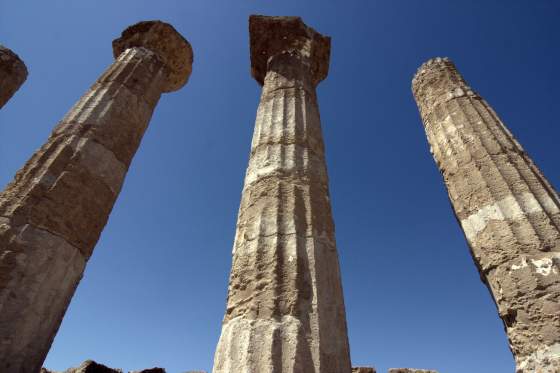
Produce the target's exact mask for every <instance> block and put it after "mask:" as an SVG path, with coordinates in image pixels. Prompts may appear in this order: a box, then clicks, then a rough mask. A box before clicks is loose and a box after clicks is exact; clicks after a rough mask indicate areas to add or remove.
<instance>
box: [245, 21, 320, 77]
mask: <svg viewBox="0 0 560 373" xmlns="http://www.w3.org/2000/svg"><path fill="white" fill-rule="evenodd" d="M249 35H250V43H251V74H252V75H253V78H255V80H256V81H257V82H259V83H260V84H264V79H265V77H266V74H267V73H268V71H269V68H268V62H269V59H270V58H271V57H273V56H276V55H279V54H282V53H289V52H292V51H293V52H295V53H298V54H300V55H301V57H302V59H303V60H304V61H305V63H308V64H309V73H308V77H307V78H308V79H311V81H312V82H313V84H314V85H317V84H319V82H320V81H321V80H323V79H325V78H326V77H327V74H328V73H329V61H330V52H331V39H330V37H328V36H323V35H321V34H319V33H318V32H316V31H315V30H313V29H312V28H311V27H309V26H307V25H306V24H305V23H303V21H302V20H301V18H300V17H268V16H260V15H252V16H251V17H249Z"/></svg>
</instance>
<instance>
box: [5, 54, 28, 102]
mask: <svg viewBox="0 0 560 373" xmlns="http://www.w3.org/2000/svg"><path fill="white" fill-rule="evenodd" d="M26 79H27V67H26V66H25V64H24V63H23V61H22V60H21V59H20V58H19V56H18V55H17V54H15V53H14V52H12V51H11V50H10V49H8V48H6V47H4V46H3V45H1V44H0V109H1V108H2V106H4V105H5V104H6V102H8V101H9V100H10V98H12V96H13V95H14V93H16V92H17V90H18V89H19V87H21V85H22V84H23V82H25V80H26Z"/></svg>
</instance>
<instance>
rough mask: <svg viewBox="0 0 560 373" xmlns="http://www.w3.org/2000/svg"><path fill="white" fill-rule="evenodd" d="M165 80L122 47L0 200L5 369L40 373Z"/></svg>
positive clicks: (156, 61) (0, 326)
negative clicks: (111, 62) (121, 50)
mask: <svg viewBox="0 0 560 373" xmlns="http://www.w3.org/2000/svg"><path fill="white" fill-rule="evenodd" d="M152 39H153V35H152ZM166 74H167V67H166V66H165V65H164V63H163V62H162V59H161V58H160V57H158V56H157V55H156V54H155V53H154V52H152V51H150V50H149V49H146V48H144V47H132V48H127V49H126V50H124V52H123V53H122V54H121V55H120V56H118V58H117V60H116V61H115V62H114V63H113V64H112V65H111V66H110V67H109V68H108V69H107V71H106V72H105V73H104V74H103V75H102V76H101V77H100V78H99V79H98V80H97V82H95V83H94V84H93V86H92V87H91V88H90V90H89V91H88V92H87V93H86V94H85V95H84V96H83V97H82V98H81V99H80V100H79V101H78V103H77V104H76V105H74V107H73V108H72V109H71V110H70V112H69V113H68V114H67V115H66V116H65V117H64V119H63V120H62V122H61V123H60V124H59V125H58V126H57V127H56V128H55V129H54V131H53V133H52V134H51V136H50V137H49V139H48V140H47V142H46V143H45V145H43V146H42V147H41V148H40V149H39V150H38V151H37V152H36V153H35V154H34V155H33V156H32V157H31V159H30V160H29V161H28V162H27V163H26V165H25V166H24V167H23V168H22V169H21V170H20V171H18V173H17V174H16V176H15V178H14V180H13V181H12V182H11V183H10V184H9V185H8V186H7V187H6V189H5V190H4V191H3V192H2V193H1V194H0V330H2V333H0V371H1V372H10V373H12V372H13V373H27V372H38V371H39V369H40V367H41V364H42V362H43V360H44V358H45V356H46V354H47V352H48V350H49V348H50V345H51V343H52V340H53V338H54V336H55V334H56V331H57V330H58V327H59V325H60V322H61V321H62V318H63V316H64V313H65V311H66V308H67V307H68V304H69V302H70V300H71V298H72V295H73V294H74V291H75V289H76V286H77V285H78V283H79V281H80V279H81V277H82V274H83V271H84V268H85V265H86V262H87V260H88V259H89V257H90V256H91V254H92V252H93V249H94V247H95V244H96V243H97V240H98V239H99V236H100V234H101V231H102V230H103V227H104V226H105V224H106V222H107V220H108V218H109V214H110V212H111V209H112V208H113V205H114V203H115V201H116V198H117V196H118V194H119V192H120V190H121V187H122V184H123V182H124V177H125V175H126V172H127V170H128V167H129V165H130V162H131V161H132V157H133V156H134V153H135V152H136V150H137V148H138V146H139V145H140V141H141V139H142V136H143V134H144V131H145V130H146V128H147V126H148V123H149V120H150V118H151V115H152V112H153V110H154V108H155V106H156V104H157V102H158V100H159V97H160V95H161V93H162V92H163V91H164V89H165V87H166V84H167V75H166Z"/></svg>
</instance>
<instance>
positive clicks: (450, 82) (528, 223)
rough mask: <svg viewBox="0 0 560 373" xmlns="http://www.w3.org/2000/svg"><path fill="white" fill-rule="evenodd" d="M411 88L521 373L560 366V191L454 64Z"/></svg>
mask: <svg viewBox="0 0 560 373" xmlns="http://www.w3.org/2000/svg"><path fill="white" fill-rule="evenodd" d="M412 87H413V92H414V96H415V98H416V101H417V103H418V107H419V108H420V113H421V116H422V120H423V122H424V127H425V130H426V134H427V136H428V141H429V143H430V145H431V152H432V153H433V156H434V159H435V161H436V163H437V165H438V167H439V169H440V171H441V173H442V175H443V179H444V181H445V184H446V186H447V189H448V192H449V199H450V201H451V204H452V206H453V209H454V212H455V215H456V217H457V219H458V221H459V223H460V224H461V227H462V228H463V231H464V233H465V236H466V238H467V241H468V243H469V246H470V249H471V252H472V255H473V258H474V260H475V263H476V264H477V266H478V268H479V271H480V274H481V278H482V280H483V281H484V282H485V283H486V285H487V286H488V288H489V290H490V292H491V294H492V296H493V298H494V300H495V302H496V305H497V307H498V311H499V315H500V317H501V318H502V320H503V322H504V326H505V329H506V332H507V335H508V338H509V343H510V347H511V350H512V352H513V354H514V356H515V360H516V363H517V372H519V373H521V372H523V373H529V372H531V373H535V372H538V373H558V372H560V231H559V228H560V199H559V198H558V194H557V193H556V192H555V191H554V189H553V188H552V186H551V185H550V184H549V183H548V181H547V180H546V179H545V178H544V176H543V175H542V173H541V172H540V171H539V169H538V168H537V167H536V166H535V164H534V163H533V162H532V160H531V159H530V158H529V156H528V155H527V153H526V152H525V151H524V150H523V148H522V147H521V145H520V144H519V143H518V142H517V141H516V140H515V138H514V137H513V135H512V134H511V133H510V132H509V130H508V129H507V128H506V127H505V125H504V124H503V123H502V122H501V121H500V119H499V118H498V116H497V115H496V113H495V112H494V111H493V110H492V108H491V107H490V106H489V105H488V104H487V103H486V101H484V100H483V99H482V98H481V97H480V96H479V95H478V94H476V93H475V92H473V91H472V89H471V88H469V86H468V85H467V84H466V82H465V81H464V80H463V78H462V77H461V75H460V74H459V73H458V72H457V70H456V68H455V66H454V65H453V63H452V62H451V61H449V60H448V59H441V58H437V59H434V60H430V61H428V62H427V63H425V64H424V65H422V67H420V69H419V70H418V73H417V74H416V76H415V78H414V80H413V84H412Z"/></svg>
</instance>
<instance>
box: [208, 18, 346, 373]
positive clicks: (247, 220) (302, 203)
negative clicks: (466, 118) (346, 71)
mask: <svg viewBox="0 0 560 373" xmlns="http://www.w3.org/2000/svg"><path fill="white" fill-rule="evenodd" d="M249 27H250V35H251V63H252V73H253V76H254V78H255V79H256V80H257V81H258V82H260V83H263V85H264V86H263V90H262V96H261V101H260V104H259V108H258V111H257V119H256V124H255V131H254V135H253V142H252V147H251V155H250V160H249V166H248V169H247V174H246V177H245V184H244V187H243V195H242V199H241V205H240V208H239V215H238V222H237V232H236V237H235V243H234V246H233V264H232V270H231V275H230V282H229V291H228V300H227V311H226V314H225V317H224V320H223V328H222V334H221V337H220V340H219V343H218V346H217V350H216V354H215V358H214V369H213V372H214V373H249V372H259V373H266V372H275V373H279V372H285V373H296V372H297V373H313V372H315V373H319V372H320V373H350V372H351V365H350V353H349V347H348V337H347V331H346V316H345V310H344V301H343V295H342V287H341V281H340V271H339V264H338V254H337V250H336V244H335V236H334V224H333V221H332V216H331V207H330V201H329V192H328V177H327V169H326V165H325V154H324V145H323V140H322V134H321V124H320V118H319V108H318V104H317V97H316V93H315V86H316V85H317V84H318V83H319V82H320V81H321V80H322V79H324V78H325V77H326V75H327V71H328V64H329V53H330V52H329V49H330V39H329V38H327V37H324V36H322V35H320V34H318V33H317V32H315V31H314V30H313V29H311V28H309V27H307V26H306V25H305V24H304V23H303V22H302V21H301V19H300V18H296V17H264V16H251V18H250V20H249Z"/></svg>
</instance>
